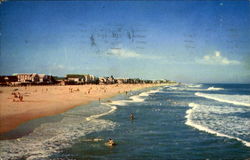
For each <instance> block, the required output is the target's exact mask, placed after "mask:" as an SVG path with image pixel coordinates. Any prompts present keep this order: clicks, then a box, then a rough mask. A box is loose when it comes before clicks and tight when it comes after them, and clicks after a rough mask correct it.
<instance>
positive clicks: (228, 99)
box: [195, 92, 250, 107]
mask: <svg viewBox="0 0 250 160" xmlns="http://www.w3.org/2000/svg"><path fill="white" fill-rule="evenodd" d="M195 95H196V96H199V97H204V98H207V99H213V100H216V101H219V102H225V103H231V104H235V105H242V106H248V107H250V96H249V95H227V94H206V93H200V92H196V93H195Z"/></svg>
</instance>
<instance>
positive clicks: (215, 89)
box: [207, 87, 224, 91]
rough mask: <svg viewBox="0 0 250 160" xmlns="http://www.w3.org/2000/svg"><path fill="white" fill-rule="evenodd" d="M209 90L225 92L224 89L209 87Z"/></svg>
mask: <svg viewBox="0 0 250 160" xmlns="http://www.w3.org/2000/svg"><path fill="white" fill-rule="evenodd" d="M207 90H208V91H219V90H224V88H216V87H209V88H208V89H207Z"/></svg>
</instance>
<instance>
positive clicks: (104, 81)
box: [98, 77, 106, 84]
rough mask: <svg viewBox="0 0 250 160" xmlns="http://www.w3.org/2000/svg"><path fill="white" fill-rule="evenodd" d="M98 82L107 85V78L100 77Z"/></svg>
mask: <svg viewBox="0 0 250 160" xmlns="http://www.w3.org/2000/svg"><path fill="white" fill-rule="evenodd" d="M98 81H99V84H106V78H104V77H99V78H98Z"/></svg>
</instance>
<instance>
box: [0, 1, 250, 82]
mask: <svg viewBox="0 0 250 160" xmlns="http://www.w3.org/2000/svg"><path fill="white" fill-rule="evenodd" d="M0 12H1V18H0V19H1V22H0V23H1V27H0V28H1V29H0V32H1V33H0V38H1V42H0V43H1V47H0V51H1V53H0V74H1V75H5V74H13V73H45V74H52V75H57V76H64V75H66V74H70V73H75V74H93V75H96V76H110V75H113V76H114V77H128V78H137V77H138V78H143V79H169V80H175V81H178V82H188V83H250V45H249V44H250V1H249V0H245V1H203V0H201V1H181V0H176V1H175V0H170V1H167V0H166V1H138V0H137V1H58V2H57V1H41V2H35V1H6V2H2V3H1V4H0Z"/></svg>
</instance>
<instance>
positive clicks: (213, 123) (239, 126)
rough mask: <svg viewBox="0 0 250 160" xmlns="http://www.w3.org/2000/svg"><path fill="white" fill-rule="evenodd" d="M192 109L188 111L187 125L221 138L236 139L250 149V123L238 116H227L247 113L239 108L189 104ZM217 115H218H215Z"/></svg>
mask: <svg viewBox="0 0 250 160" xmlns="http://www.w3.org/2000/svg"><path fill="white" fill-rule="evenodd" d="M189 107H191V108H190V109H188V110H187V111H186V116H185V117H186V119H187V120H186V122H185V124H186V125H189V126H191V127H194V128H196V129H198V130H200V131H205V132H207V133H211V134H214V135H216V136H220V137H226V138H230V139H236V140H238V141H240V142H242V143H243V144H244V145H246V146H247V147H250V141H249V139H248V140H246V139H247V137H249V136H250V133H249V130H250V126H249V124H250V122H249V120H246V119H244V118H240V117H237V116H226V115H225V114H227V113H228V112H230V113H238V112H245V111H244V110H242V109H239V108H232V107H222V106H207V105H200V104H195V103H189ZM214 113H217V114H214Z"/></svg>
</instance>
